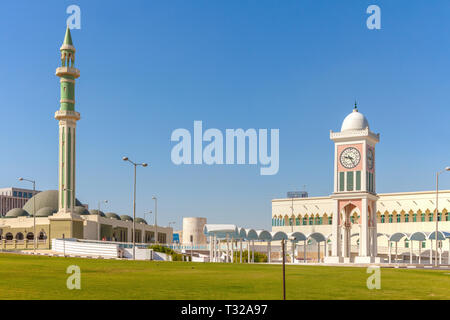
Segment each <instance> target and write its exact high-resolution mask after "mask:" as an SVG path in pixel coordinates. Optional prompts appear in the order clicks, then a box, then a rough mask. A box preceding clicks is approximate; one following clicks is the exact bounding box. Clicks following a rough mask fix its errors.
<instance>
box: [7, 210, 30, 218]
mask: <svg viewBox="0 0 450 320" xmlns="http://www.w3.org/2000/svg"><path fill="white" fill-rule="evenodd" d="M27 216H29V214H28V212H26V211H25V210H23V209H21V208H14V209H11V210H9V211H8V212H7V213H6V215H5V218H17V217H27Z"/></svg>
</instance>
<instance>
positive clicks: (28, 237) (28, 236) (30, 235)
mask: <svg viewBox="0 0 450 320" xmlns="http://www.w3.org/2000/svg"><path fill="white" fill-rule="evenodd" d="M33 239H34V234H33V232H28V233H27V240H33Z"/></svg>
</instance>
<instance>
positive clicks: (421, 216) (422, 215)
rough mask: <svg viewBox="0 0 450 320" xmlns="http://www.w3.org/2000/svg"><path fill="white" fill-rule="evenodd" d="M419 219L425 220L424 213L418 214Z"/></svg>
mask: <svg viewBox="0 0 450 320" xmlns="http://www.w3.org/2000/svg"><path fill="white" fill-rule="evenodd" d="M420 221H422V222H425V213H422V214H421V215H420Z"/></svg>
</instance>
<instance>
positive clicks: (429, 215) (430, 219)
mask: <svg viewBox="0 0 450 320" xmlns="http://www.w3.org/2000/svg"><path fill="white" fill-rule="evenodd" d="M428 221H433V214H432V213H431V212H430V213H429V214H428Z"/></svg>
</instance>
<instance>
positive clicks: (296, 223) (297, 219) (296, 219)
mask: <svg viewBox="0 0 450 320" xmlns="http://www.w3.org/2000/svg"><path fill="white" fill-rule="evenodd" d="M295 225H296V226H299V225H300V219H299V218H295Z"/></svg>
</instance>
